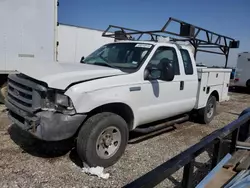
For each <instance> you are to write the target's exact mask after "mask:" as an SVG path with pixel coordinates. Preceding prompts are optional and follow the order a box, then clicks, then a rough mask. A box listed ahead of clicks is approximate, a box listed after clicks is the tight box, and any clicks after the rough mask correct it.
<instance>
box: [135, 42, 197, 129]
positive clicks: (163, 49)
mask: <svg viewBox="0 0 250 188" xmlns="http://www.w3.org/2000/svg"><path fill="white" fill-rule="evenodd" d="M188 55H189V53H187V54H186V52H185V51H183V52H182V53H181V51H180V50H179V49H178V48H177V47H176V46H175V45H173V46H159V47H158V48H157V49H156V51H155V53H154V55H153V56H152V58H151V60H150V61H149V63H148V65H147V67H150V66H157V65H158V64H159V63H160V62H161V60H162V59H164V58H167V59H168V60H170V61H171V62H172V63H173V66H174V69H175V77H174V79H173V81H163V80H159V79H155V80H147V79H145V80H144V83H143V84H142V91H143V96H142V98H143V99H142V100H143V104H141V107H140V108H139V109H138V111H139V113H138V114H139V116H140V117H139V122H138V123H139V124H144V123H149V122H152V121H156V120H160V119H164V118H168V117H172V116H175V115H178V114H182V113H184V112H188V111H190V110H192V109H193V107H194V105H195V102H196V92H197V85H198V84H197V82H198V81H197V75H196V70H193V67H195V66H193V62H192V60H191V58H188ZM182 56H183V57H185V61H183V60H182ZM189 60H190V61H189ZM184 62H185V63H184ZM189 63H191V65H188V64H189ZM184 65H185V66H184ZM147 67H146V68H147ZM184 67H185V69H186V72H185V71H184Z"/></svg>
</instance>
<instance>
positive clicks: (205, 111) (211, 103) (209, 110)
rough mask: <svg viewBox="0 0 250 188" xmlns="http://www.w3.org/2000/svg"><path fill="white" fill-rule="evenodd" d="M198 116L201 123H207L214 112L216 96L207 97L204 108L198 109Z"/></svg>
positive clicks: (211, 118)
mask: <svg viewBox="0 0 250 188" xmlns="http://www.w3.org/2000/svg"><path fill="white" fill-rule="evenodd" d="M198 113H199V116H200V121H201V123H205V124H209V123H210V122H211V121H212V120H213V118H214V116H215V114H216V98H215V96H210V97H209V98H208V101H207V104H206V106H205V108H202V109H200V110H199V112H198Z"/></svg>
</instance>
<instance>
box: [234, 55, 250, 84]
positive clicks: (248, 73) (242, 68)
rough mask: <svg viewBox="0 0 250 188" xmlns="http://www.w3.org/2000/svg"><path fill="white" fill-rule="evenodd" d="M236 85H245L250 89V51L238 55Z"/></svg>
mask: <svg viewBox="0 0 250 188" xmlns="http://www.w3.org/2000/svg"><path fill="white" fill-rule="evenodd" d="M233 85H234V87H245V88H248V89H250V52H243V53H240V54H239V55H238V60H237V65H236V72H235V79H234V84H233Z"/></svg>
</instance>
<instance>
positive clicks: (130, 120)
mask: <svg viewBox="0 0 250 188" xmlns="http://www.w3.org/2000/svg"><path fill="white" fill-rule="evenodd" d="M101 112H112V113H114V114H117V115H119V116H121V117H122V118H123V119H124V120H125V121H126V123H127V125H128V128H129V130H132V129H133V125H134V118H135V117H134V112H133V110H132V108H131V107H130V106H129V105H127V104H125V103H122V102H114V103H107V104H103V105H101V106H98V107H96V108H94V109H93V110H91V111H90V112H88V113H87V118H86V119H88V118H89V117H91V116H93V115H95V114H97V113H101ZM80 127H81V126H80Z"/></svg>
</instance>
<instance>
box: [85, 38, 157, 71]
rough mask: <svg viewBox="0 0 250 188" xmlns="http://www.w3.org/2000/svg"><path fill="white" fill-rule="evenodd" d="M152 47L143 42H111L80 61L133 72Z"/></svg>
mask: <svg viewBox="0 0 250 188" xmlns="http://www.w3.org/2000/svg"><path fill="white" fill-rule="evenodd" d="M152 48H153V45H151V44H145V43H111V44H107V45H104V46H102V47H101V48H99V49H97V50H96V51H95V52H93V53H92V54H90V55H89V56H88V57H86V58H85V59H84V60H83V62H82V63H86V64H93V65H100V66H108V67H112V68H118V69H121V70H123V71H126V70H127V71H128V72H131V71H132V72H133V71H136V70H137V68H138V67H139V66H140V65H141V64H142V62H143V61H144V60H145V59H146V57H147V56H148V54H149V53H150V51H151V49H152Z"/></svg>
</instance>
